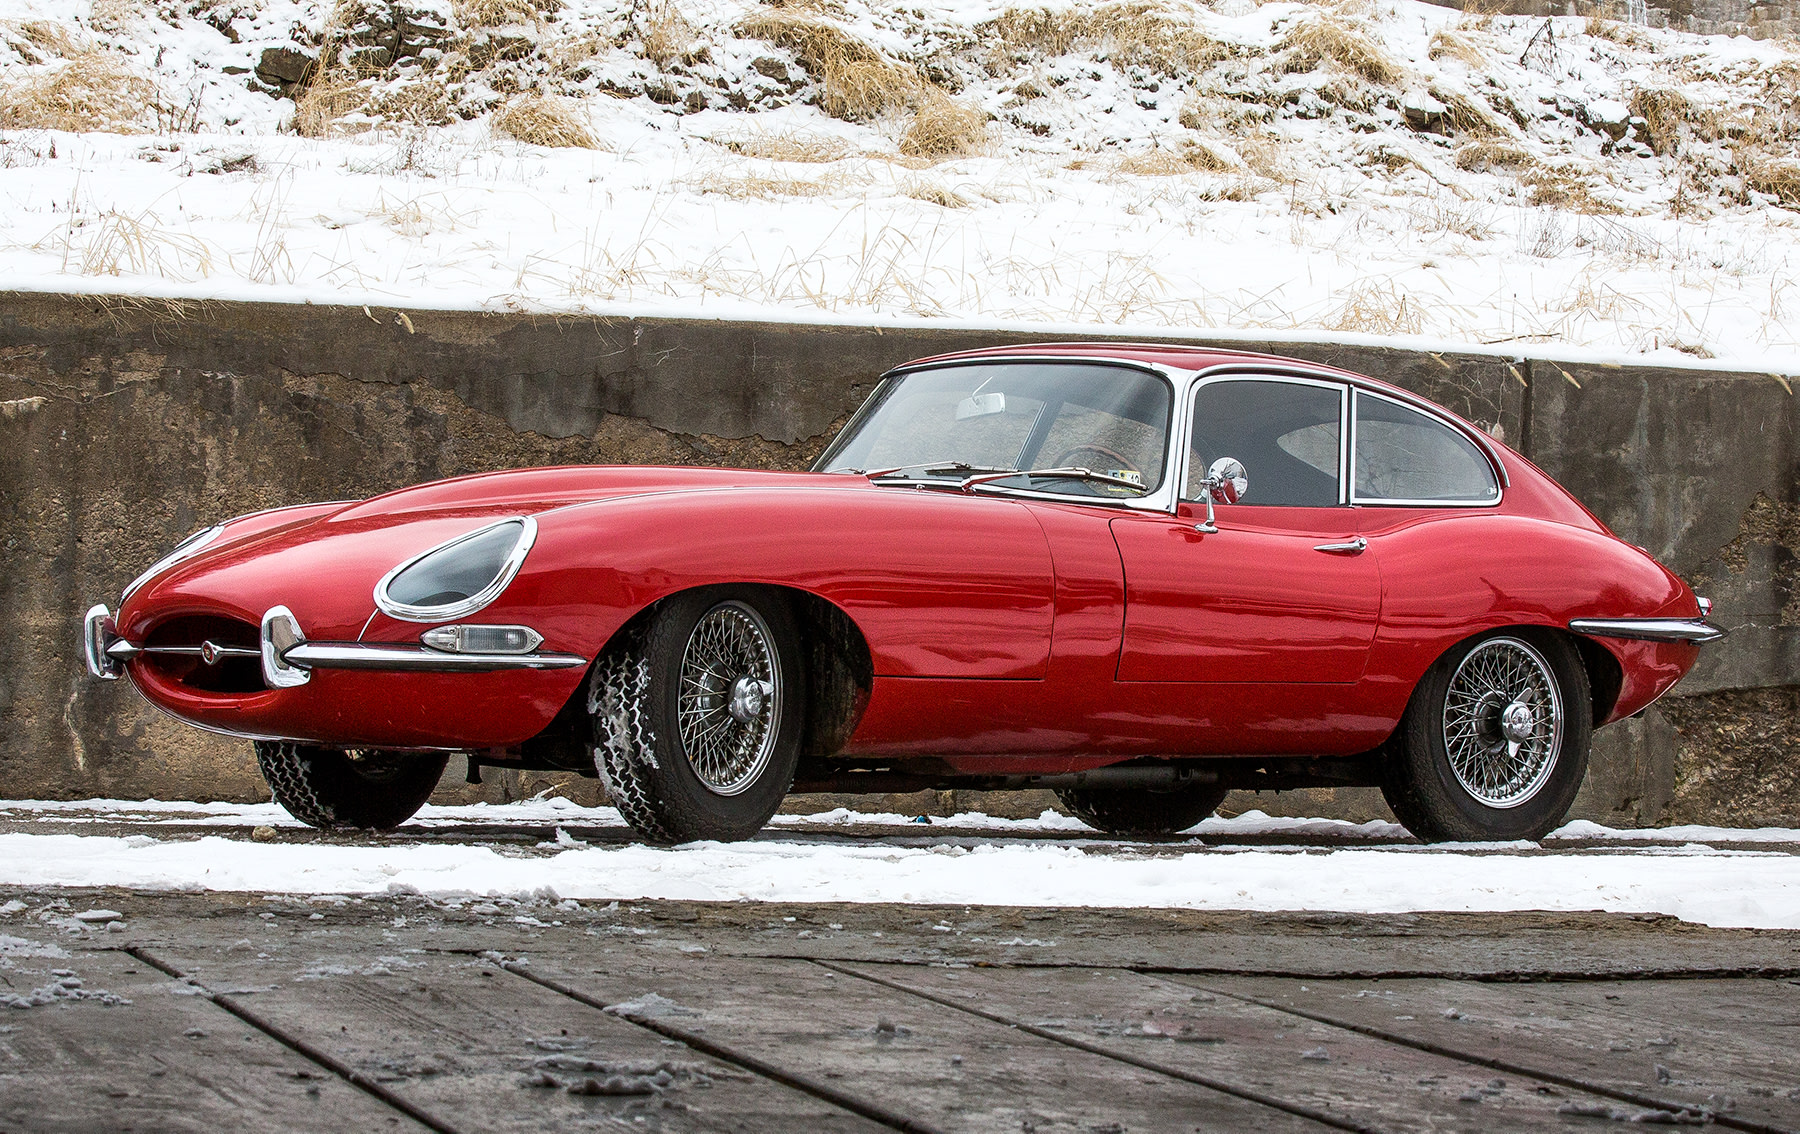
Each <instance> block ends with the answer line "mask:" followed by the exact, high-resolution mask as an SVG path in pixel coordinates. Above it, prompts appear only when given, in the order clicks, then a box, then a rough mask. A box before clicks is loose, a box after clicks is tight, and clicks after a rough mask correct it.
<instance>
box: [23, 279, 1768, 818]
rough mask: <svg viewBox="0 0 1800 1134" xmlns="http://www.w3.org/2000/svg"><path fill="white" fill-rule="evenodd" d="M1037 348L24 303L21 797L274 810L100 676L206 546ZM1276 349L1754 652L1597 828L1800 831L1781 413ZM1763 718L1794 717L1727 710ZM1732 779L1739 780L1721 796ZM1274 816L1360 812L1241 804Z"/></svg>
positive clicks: (756, 455) (1678, 712) (200, 307)
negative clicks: (1491, 439) (1465, 435)
mask: <svg viewBox="0 0 1800 1134" xmlns="http://www.w3.org/2000/svg"><path fill="white" fill-rule="evenodd" d="M1031 338H1032V337H1031V336H1026V335H1022V334H1018V333H1011V332H1007V333H1001V332H984V331H970V330H959V329H936V328H917V327H914V328H900V329H895V328H880V329H878V328H871V327H852V326H827V327H819V326H806V325H798V324H781V323H766V324H765V323H742V322H735V323H734V322H723V321H711V320H645V319H600V318H548V317H537V318H534V317H529V316H519V315H504V314H468V313H445V312H428V311H408V312H405V313H400V312H396V311H393V310H390V309H375V310H367V311H365V310H364V309H363V308H360V307H325V306H312V305H277V304H244V305H239V304H214V303H208V304H193V303H162V302H148V301H133V302H121V301H117V300H101V299H91V298H73V297H61V296H43V295H26V294H17V293H12V294H0V407H3V408H0V520H3V521H4V523H5V536H4V539H3V541H0V619H3V620H4V624H5V625H7V626H8V627H9V628H10V629H11V633H10V634H9V648H8V649H7V650H6V651H4V652H3V654H0V783H4V785H5V786H4V787H3V788H0V793H4V794H6V795H11V796H20V797H22V796H44V797H52V798H78V797H83V796H90V795H96V794H100V795H117V796H127V797H130V796H152V795H160V796H167V797H191V798H200V799H206V798H237V799H248V798H258V797H263V795H264V789H263V786H262V783H261V780H260V777H259V776H258V775H257V773H256V769H255V766H254V762H253V761H252V759H251V757H250V754H249V752H248V746H247V745H243V744H240V743H237V742H234V741H226V740H221V739H217V738H212V737H208V736H205V735H203V734H201V733H199V732H197V731H195V730H193V729H190V728H187V727H185V726H182V725H179V724H176V723H174V722H171V721H168V720H166V719H164V718H162V717H160V716H158V715H157V714H155V713H154V712H152V711H151V710H149V708H148V707H147V706H146V705H145V704H144V702H143V701H142V700H141V699H140V698H138V697H137V696H136V694H135V693H133V692H132V691H131V690H130V689H129V688H128V687H127V686H126V685H125V683H119V684H115V685H100V684H97V683H93V682H90V681H88V680H87V679H86V678H85V676H84V675H83V674H82V672H81V668H80V664H79V658H78V652H77V649H76V636H77V635H76V630H77V620H78V618H79V614H80V612H81V611H82V610H83V609H85V608H86V607H87V606H88V605H89V604H91V603H93V602H96V601H105V600H111V599H113V598H114V596H116V595H117V594H118V593H119V591H120V589H121V588H122V587H123V585H124V584H125V583H126V582H127V581H128V580H129V579H130V578H131V576H132V575H133V574H135V573H136V572H137V571H138V570H140V569H141V568H142V567H143V566H144V565H146V564H148V563H149V562H151V561H152V560H153V559H155V558H156V557H157V555H158V554H160V553H161V552H162V551H163V550H164V549H166V548H167V547H168V546H169V545H170V544H171V543H173V542H174V541H175V540H176V539H178V538H180V537H181V536H182V535H184V534H186V533H187V532H189V531H192V530H194V529H195V528H198V527H200V526H203V525H204V524H207V523H210V522H212V521H214V520H217V519H221V518H224V517H228V516H232V515H237V514H240V513H243V512H247V511H252V510H255V509H258V508H264V507H270V506H274V505H278V504H287V503H295V502H299V501H305V500H320V499H342V498H350V497H363V496H368V495H372V494H374V493H378V492H382V491H386V490H389V489H392V488H396V487H400V486H402V485H406V484H411V483H416V482H419V481H424V480H429V479H433V478H437V477H444V476H452V475H457V474H461V473H468V472H477V471H485V470H491V469H499V468H510V467H519V466H526V465H541V464H555V463H569V462H666V463H680V464H727V465H742V466H749V467H796V466H801V465H804V464H805V463H806V462H807V461H809V460H810V459H811V458H812V457H813V456H814V455H815V454H816V453H817V452H818V450H819V449H820V448H821V447H822V446H823V444H824V443H825V441H826V440H827V439H828V438H829V436H830V434H831V432H832V431H833V430H834V429H835V427H836V426H837V425H839V424H840V423H841V422H842V421H843V419H844V418H845V417H846V415H847V414H848V413H849V412H850V411H851V410H853V409H854V408H855V407H856V405H857V404H858V403H859V402H860V401H861V399H862V398H863V397H864V396H865V395H866V394H867V393H868V391H869V389H870V388H871V385H872V383H873V382H874V380H875V378H876V377H877V376H878V375H879V374H880V373H881V372H882V371H883V370H885V369H886V368H887V367H889V366H892V365H894V364H895V363H898V362H901V361H905V360H907V359H909V358H914V357H919V356H922V355H926V354H932V353H937V352H941V351H947V350H955V349H962V348H967V347H975V346H983V345H992V344H995V343H1000V342H1018V341H1029V340H1030V339H1031ZM1194 341H1197V342H1198V341H1203V340H1201V339H1196V340H1194ZM1233 345H1239V346H1247V347H1249V348H1251V349H1257V348H1258V344H1254V343H1248V344H1247V343H1236V344H1233ZM1263 349H1271V350H1274V351H1276V352H1277V353H1285V354H1289V355H1293V356H1298V357H1304V358H1309V359H1314V360H1317V361H1322V362H1330V363H1334V364H1337V365H1342V366H1346V367H1349V368H1350V369H1353V370H1359V371H1363V372H1366V373H1370V374H1375V375H1379V376H1381V377H1383V378H1386V379H1389V380H1391V381H1394V382H1397V383H1398V384H1400V385H1402V386H1406V387H1408V388H1410V389H1413V390H1416V391H1419V392H1420V393H1423V394H1425V395H1426V396H1428V397H1431V398H1434V399H1436V400H1438V401H1440V402H1443V403H1444V404H1446V405H1448V406H1450V407H1451V408H1453V409H1455V410H1457V411H1458V412H1460V413H1462V414H1464V415H1465V416H1467V417H1469V418H1471V419H1472V420H1475V421H1478V422H1480V423H1482V424H1484V425H1497V427H1498V429H1499V430H1500V431H1501V432H1503V434H1504V436H1505V437H1506V438H1507V439H1508V440H1509V441H1510V442H1512V443H1513V444H1515V445H1518V446H1520V447H1522V448H1523V449H1524V451H1525V452H1526V453H1527V454H1528V455H1530V456H1532V457H1533V459H1535V460H1537V461H1538V463H1540V464H1541V465H1543V466H1544V467H1545V468H1546V469H1547V470H1548V471H1550V472H1551V473H1552V474H1553V475H1555V476H1557V477H1558V478H1559V479H1560V480H1562V482H1563V483H1564V484H1566V485H1568V486H1569V487H1570V488H1571V489H1572V490H1573V491H1575V493H1576V494H1577V495H1578V496H1580V497H1581V498H1582V499H1583V500H1584V501H1585V502H1587V503H1588V505H1589V506H1590V507H1592V508H1594V510H1595V511H1596V512H1597V513H1598V514H1599V515H1600V516H1601V517H1602V518H1603V519H1605V520H1607V522H1608V523H1610V524H1612V525H1613V526H1614V527H1615V529H1616V530H1618V531H1619V532H1620V534H1621V535H1623V536H1625V537H1626V538H1628V539H1632V540H1634V541H1636V542H1639V543H1642V544H1644V545H1645V546H1646V547H1648V548H1649V549H1650V550H1651V551H1652V552H1654V553H1656V554H1657V555H1659V556H1660V557H1662V558H1663V559H1664V560H1665V561H1666V562H1669V563H1670V564H1671V565H1672V566H1673V567H1675V568H1676V569H1677V570H1678V571H1682V572H1685V573H1687V574H1688V575H1689V576H1690V577H1691V578H1694V579H1695V580H1696V581H1697V582H1698V583H1699V584H1700V585H1701V589H1702V591H1703V593H1711V594H1712V595H1713V596H1714V597H1715V598H1717V599H1718V600H1719V603H1720V605H1719V617H1720V618H1721V619H1722V620H1723V621H1725V622H1726V623H1727V624H1729V625H1731V626H1732V627H1733V631H1734V633H1733V636H1732V638H1731V639H1729V640H1728V641H1727V642H1726V643H1724V644H1723V645H1722V646H1719V647H1715V648H1713V649H1710V650H1709V651H1708V652H1707V654H1706V658H1705V661H1704V662H1703V665H1702V668H1701V669H1700V670H1699V671H1697V672H1696V673H1695V674H1694V675H1693V677H1692V678H1690V681H1689V683H1687V684H1685V685H1684V686H1682V687H1681V688H1680V689H1679V690H1678V691H1679V692H1680V693H1681V694H1683V697H1684V699H1683V700H1681V701H1679V702H1674V701H1671V702H1668V711H1667V712H1666V713H1665V712H1664V710H1663V708H1662V707H1658V708H1653V709H1652V710H1651V712H1650V714H1649V715H1648V716H1647V717H1646V718H1645V719H1644V720H1643V721H1639V722H1633V724H1632V725H1631V726H1630V727H1621V728H1615V729H1610V730H1607V731H1604V732H1602V733H1601V734H1599V737H1598V744H1597V747H1596V752H1595V760H1594V771H1593V774H1592V775H1591V776H1590V781H1589V786H1588V790H1587V791H1586V792H1585V793H1584V796H1583V799H1582V802H1581V803H1580V805H1579V807H1578V813H1579V814H1583V815H1589V816H1593V817H1596V818H1605V819H1608V820H1610V821H1613V822H1623V823H1635V822H1652V821H1655V820H1656V819H1658V818H1659V817H1660V816H1662V815H1663V814H1665V812H1667V813H1671V814H1676V813H1678V814H1681V815H1683V816H1684V817H1706V818H1714V819H1720V820H1725V821H1736V820H1738V819H1740V818H1742V817H1743V814H1748V812H1744V813H1742V814H1740V810H1739V809H1738V808H1737V805H1736V800H1738V799H1739V798H1741V797H1743V796H1744V793H1745V792H1748V793H1750V795H1753V796H1754V797H1755V799H1756V800H1757V802H1756V804H1755V806H1754V812H1755V814H1756V815H1758V816H1764V817H1781V816H1786V817H1789V818H1792V817H1794V816H1796V815H1800V796H1796V794H1795V792H1794V790H1793V786H1792V783H1791V781H1790V780H1783V779H1781V776H1780V770H1781V768H1782V767H1783V766H1784V761H1786V762H1787V763H1790V764H1791V763H1792V754H1793V753H1794V751H1795V743H1796V735H1795V729H1796V727H1797V726H1796V725H1795V724H1794V721H1793V717H1792V714H1791V713H1790V712H1786V711H1784V710H1783V708H1782V706H1783V705H1791V702H1792V690H1793V689H1796V688H1800V597H1796V596H1797V594H1800V592H1797V591H1796V562H1797V560H1796V547H1797V546H1800V532H1797V530H1796V529H1797V524H1796V520H1795V517H1796V515H1800V483H1797V482H1800V422H1797V421H1796V407H1795V402H1794V399H1793V398H1792V397H1791V396H1790V395H1788V394H1787V393H1786V392H1785V391H1784V390H1783V389H1782V387H1781V386H1779V385H1778V384H1776V383H1775V382H1774V381H1772V380H1770V379H1769V378H1767V377H1765V376H1762V375H1743V374H1728V373H1711V372H1696V371H1684V370H1621V369H1604V368H1591V367H1576V366H1568V367H1565V368H1560V369H1559V368H1556V367H1551V366H1548V365H1546V364H1542V363H1539V364H1536V365H1535V366H1534V365H1533V364H1531V363H1522V364H1519V365H1516V366H1515V365H1513V364H1509V363H1508V362H1507V361H1505V360H1504V359H1497V358H1494V357H1491V356H1460V355H1455V354H1445V355H1436V354H1427V353H1417V352H1404V351H1397V350H1391V349H1382V348H1373V347H1363V346H1331V345H1310V346H1308V345H1282V346H1278V347H1272V346H1268V345H1266V344H1265V345H1264V346H1263ZM1564 372H1566V373H1567V375H1568V378H1567V379H1565V377H1564ZM1577 382H1578V383H1579V387H1578V386H1576V385H1575V383H1577ZM1747 689H1766V690H1769V692H1768V693H1766V694H1764V695H1761V699H1760V700H1757V699H1752V700H1751V701H1748V702H1746V701H1743V700H1742V699H1741V698H1740V699H1739V700H1735V701H1733V700H1730V698H1733V697H1736V696H1737V692H1736V691H1739V690H1747ZM1783 689H1787V690H1789V692H1788V693H1785V694H1784V693H1782V692H1780V691H1781V690H1783ZM1784 697H1786V698H1787V699H1786V700H1785V701H1784V700H1783V698H1784ZM1721 699H1723V700H1721ZM1722 713H1724V714H1729V719H1730V721H1731V722H1732V723H1734V724H1735V725H1747V726H1748V727H1750V728H1751V730H1752V731H1754V732H1755V733H1756V735H1758V736H1759V737H1761V740H1759V741H1758V743H1759V744H1760V745H1761V746H1762V747H1761V748H1759V749H1758V752H1761V753H1762V754H1761V755H1756V756H1753V757H1752V756H1745V755H1743V754H1736V753H1729V752H1726V751H1725V749H1726V748H1728V747H1729V745H1728V744H1727V743H1726V741H1725V740H1724V739H1723V738H1724V736H1725V734H1723V733H1721V732H1719V731H1718V729H1717V728H1716V727H1715V725H1716V724H1722V723H1724V720H1725V718H1723V717H1721V716H1720V714H1722ZM1746 713H1748V716H1745V714H1746ZM1784 754H1785V755H1784ZM1725 766H1729V767H1732V768H1736V769H1738V770H1737V771H1735V772H1733V773H1732V774H1730V775H1724V776H1722V775H1720V774H1718V773H1717V771H1716V769H1718V768H1720V767H1725ZM1684 769H1685V770H1684ZM457 770H459V769H457V768H456V767H455V762H453V769H452V776H451V777H447V779H446V785H445V793H444V798H473V797H477V795H478V794H479V797H491V798H496V799H498V798H508V797H510V798H518V797H520V796H523V795H530V794H535V793H537V792H538V791H541V790H545V789H546V788H548V789H551V790H558V791H563V792H566V793H569V794H573V795H576V796H577V797H578V798H581V799H583V801H584V802H592V801H593V800H594V798H595V790H596V789H595V788H594V786H593V785H592V783H591V782H589V783H585V784H584V783H578V782H572V781H571V780H570V778H569V777H555V776H548V775H540V774H536V773H504V774H495V773H492V772H490V774H489V777H490V781H491V782H490V783H489V784H488V785H486V786H485V787H484V788H483V789H481V791H480V793H474V792H470V791H468V790H465V789H462V788H461V787H460V786H459V785H456V784H454V783H452V782H451V780H452V779H453V778H454V776H455V772H456V771H457ZM955 794H956V793H940V794H939V796H938V797H937V798H936V799H935V800H930V799H926V800H918V799H897V800H891V801H870V802H871V803H873V804H875V805H877V806H888V807H891V808H893V809H906V810H911V809H912V808H915V807H917V808H918V809H919V810H922V811H931V812H934V813H944V811H945V809H947V808H948V809H956V808H958V807H959V806H960V805H959V804H958V803H957V800H956V798H955ZM1340 794H1341V795H1343V797H1344V798H1343V799H1342V800H1341V801H1339V802H1338V803H1337V804H1336V805H1335V807H1336V810H1337V811H1338V813H1341V814H1345V815H1347V816H1364V815H1367V816H1374V815H1380V814H1384V813H1385V809H1384V808H1383V807H1381V805H1380V802H1379V798H1378V796H1375V795H1373V794H1372V793H1370V792H1367V791H1361V792H1357V793H1340ZM829 802H831V801H800V806H803V807H811V806H816V805H821V804H824V803H829ZM1022 802H1023V803H1024V805H1025V806H1030V807H1037V809H1038V810H1041V809H1042V808H1041V806H1039V804H1040V803H1042V802H1044V801H1043V800H1042V798H1041V797H1040V798H1039V799H1038V800H1033V801H1022ZM1251 806H1258V807H1264V808H1265V809H1271V810H1283V809H1287V808H1288V807H1290V806H1299V807H1302V809H1304V810H1308V811H1311V812H1314V813H1317V812H1319V811H1320V810H1327V811H1329V810H1332V809H1333V807H1334V804H1333V802H1332V801H1331V800H1329V799H1327V800H1324V801H1320V800H1318V799H1317V798H1316V797H1310V796H1307V795H1304V794H1302V795H1299V796H1298V797H1297V798H1292V797H1289V796H1284V797H1281V798H1279V799H1277V798H1274V797H1270V796H1262V797H1251V796H1238V797H1234V798H1233V799H1232V800H1230V801H1228V803H1227V808H1228V809H1239V810H1241V809H1243V808H1245V807H1251ZM1033 813H1035V812H1033Z"/></svg>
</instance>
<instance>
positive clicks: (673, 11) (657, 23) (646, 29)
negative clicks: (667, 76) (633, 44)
mask: <svg viewBox="0 0 1800 1134" xmlns="http://www.w3.org/2000/svg"><path fill="white" fill-rule="evenodd" d="M699 38H700V29H699V28H696V27H695V26H694V25H693V24H691V23H689V22H688V21H687V17H685V16H683V15H682V14H681V11H680V10H679V9H677V8H676V7H675V5H674V4H673V3H672V2H670V0H663V2H662V3H660V4H656V5H655V6H653V7H652V8H651V9H650V11H649V13H648V15H647V16H646V18H645V19H644V21H643V23H642V24H641V25H640V26H639V28H638V40H639V42H641V43H642V44H643V45H644V56H645V57H646V58H647V59H649V60H650V61H651V62H652V63H655V64H656V65H657V66H658V67H665V68H666V67H667V66H668V65H669V64H671V63H673V62H675V61H676V60H683V61H687V62H692V60H693V58H694V49H695V44H696V43H698V42H699Z"/></svg>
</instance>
